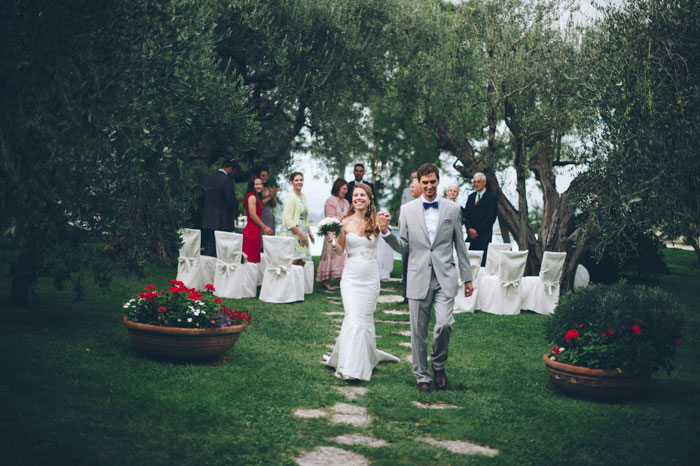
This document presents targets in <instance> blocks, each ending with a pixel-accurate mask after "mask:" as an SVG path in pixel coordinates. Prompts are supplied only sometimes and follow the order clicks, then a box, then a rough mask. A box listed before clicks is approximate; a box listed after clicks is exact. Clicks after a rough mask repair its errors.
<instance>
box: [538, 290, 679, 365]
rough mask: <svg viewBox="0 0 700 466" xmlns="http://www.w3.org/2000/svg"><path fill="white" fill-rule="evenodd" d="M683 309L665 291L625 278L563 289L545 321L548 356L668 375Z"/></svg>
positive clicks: (562, 359)
mask: <svg viewBox="0 0 700 466" xmlns="http://www.w3.org/2000/svg"><path fill="white" fill-rule="evenodd" d="M681 313H682V310H681V307H680V305H679V304H678V303H676V302H675V301H674V300H673V298H672V296H671V295H670V294H669V293H667V292H665V291H663V290H661V289H659V288H653V287H648V286H643V285H633V284H630V283H628V282H626V281H621V282H619V283H617V284H615V285H591V286H589V287H586V288H583V289H580V290H577V291H574V292H571V293H567V294H565V295H562V296H561V299H560V300H559V305H558V306H557V308H556V309H555V311H554V314H553V315H552V316H551V318H549V319H548V320H547V321H546V322H545V331H546V335H547V338H548V340H549V341H550V344H551V345H552V347H551V351H552V355H551V357H552V358H554V359H555V360H557V361H559V362H563V363H566V364H573V365H576V366H583V367H589V368H595V369H604V370H618V371H623V370H624V371H628V372H632V373H644V372H648V371H649V370H655V369H659V368H663V369H665V370H666V372H667V373H670V372H671V371H672V370H673V365H672V364H671V360H672V359H673V355H674V353H675V351H676V346H678V345H679V344H680V343H681V336H682V335H681V327H682V318H681Z"/></svg>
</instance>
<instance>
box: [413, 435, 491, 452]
mask: <svg viewBox="0 0 700 466" xmlns="http://www.w3.org/2000/svg"><path fill="white" fill-rule="evenodd" d="M416 440H418V441H421V442H426V443H429V444H431V445H435V446H437V447H442V448H445V449H447V450H449V451H451V452H452V453H457V454H458V455H485V456H496V455H497V454H498V450H494V449H493V448H488V447H482V446H481V445H477V444H476V443H472V442H465V441H463V440H435V439H433V438H430V437H418V438H416Z"/></svg>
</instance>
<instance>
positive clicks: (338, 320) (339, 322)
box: [331, 319, 343, 324]
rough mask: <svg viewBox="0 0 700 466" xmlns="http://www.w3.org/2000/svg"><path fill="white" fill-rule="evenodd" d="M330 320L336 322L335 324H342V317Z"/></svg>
mask: <svg viewBox="0 0 700 466" xmlns="http://www.w3.org/2000/svg"><path fill="white" fill-rule="evenodd" d="M331 322H333V323H336V324H342V323H343V319H331Z"/></svg>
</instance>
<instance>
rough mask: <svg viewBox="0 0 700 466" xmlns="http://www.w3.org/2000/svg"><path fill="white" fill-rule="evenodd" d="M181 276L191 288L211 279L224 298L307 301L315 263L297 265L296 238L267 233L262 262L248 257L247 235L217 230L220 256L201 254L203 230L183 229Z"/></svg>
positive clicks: (202, 285) (215, 235) (217, 246)
mask: <svg viewBox="0 0 700 466" xmlns="http://www.w3.org/2000/svg"><path fill="white" fill-rule="evenodd" d="M179 233H180V238H181V240H182V247H181V248H180V250H179V257H178V268H177V279H178V280H180V281H182V282H183V283H184V284H185V285H186V286H188V287H190V288H197V289H199V290H203V289H204V287H205V286H206V285H207V284H208V283H211V284H212V285H214V289H215V291H214V294H215V295H216V296H218V297H221V298H236V299H239V298H254V297H256V296H258V294H257V288H258V287H260V294H259V296H258V298H259V299H260V300H261V301H265V302H270V303H290V302H295V301H303V300H304V294H308V293H311V292H312V291H313V283H314V282H313V277H314V265H313V262H311V261H309V262H306V264H305V265H304V266H303V267H302V266H299V265H293V264H292V260H293V257H292V256H293V253H294V239H293V238H291V237H280V236H263V238H262V239H263V249H264V251H265V252H264V253H263V254H262V255H261V261H260V262H259V263H252V262H248V261H247V256H246V254H245V253H244V252H243V250H242V247H243V235H241V234H240V233H231V232H227V231H215V232H214V237H215V240H216V256H217V257H210V256H202V255H200V254H201V253H200V247H201V232H200V231H199V230H194V229H191V228H183V229H181V230H180V232H179Z"/></svg>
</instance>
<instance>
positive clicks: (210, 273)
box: [199, 256, 216, 287]
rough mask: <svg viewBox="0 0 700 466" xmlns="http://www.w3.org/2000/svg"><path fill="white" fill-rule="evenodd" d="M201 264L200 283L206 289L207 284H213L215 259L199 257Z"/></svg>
mask: <svg viewBox="0 0 700 466" xmlns="http://www.w3.org/2000/svg"><path fill="white" fill-rule="evenodd" d="M199 262H200V263H201V264H202V283H203V284H204V286H205V287H206V286H207V284H208V283H211V284H212V285H213V284H214V272H215V270H216V257H212V256H200V258H199Z"/></svg>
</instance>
